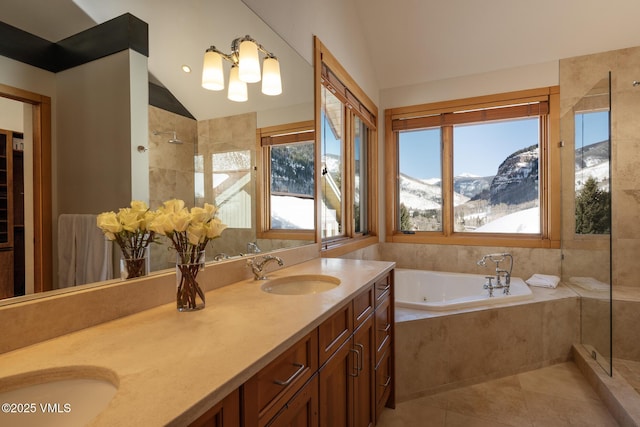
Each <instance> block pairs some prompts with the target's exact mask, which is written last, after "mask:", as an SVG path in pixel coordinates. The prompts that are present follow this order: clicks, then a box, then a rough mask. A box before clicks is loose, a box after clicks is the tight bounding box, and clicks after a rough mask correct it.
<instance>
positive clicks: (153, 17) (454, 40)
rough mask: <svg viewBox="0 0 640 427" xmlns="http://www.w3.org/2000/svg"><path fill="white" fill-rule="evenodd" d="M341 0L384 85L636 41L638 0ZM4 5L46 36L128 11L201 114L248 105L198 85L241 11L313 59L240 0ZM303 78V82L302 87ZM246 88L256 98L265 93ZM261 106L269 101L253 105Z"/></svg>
mask: <svg viewBox="0 0 640 427" xmlns="http://www.w3.org/2000/svg"><path fill="white" fill-rule="evenodd" d="M308 1H311V0H308ZM317 1H321V0H317ZM343 1H351V2H352V4H353V6H354V7H355V10H356V11H357V16H358V17H359V22H358V23H357V25H359V27H360V28H359V31H360V32H361V33H362V35H363V38H364V40H365V44H366V46H367V49H368V54H369V56H370V58H371V63H372V64H373V68H374V74H375V77H376V79H377V84H378V87H379V88H380V89H386V88H392V87H399V86H405V85H411V84H415V83H421V82H428V81H436V80H441V79H447V78H452V77H460V76H465V75H472V74H478V73H484V72H489V71H494V70H499V69H507V68H513V67H519V66H526V65H530V64H538V63H544V62H547V61H554V60H558V59H560V58H567V57H571V56H577V55H583V54H589V53H595V52H602V51H606V50H613V49H619V48H624V47H631V46H637V45H640V31H638V28H639V25H638V22H639V21H640V1H637V0H561V1H558V0H537V1H514V0H483V1H474V0H447V1H435V0H394V1H389V0H343ZM286 3H287V1H286V0H280V1H277V2H274V4H278V6H274V7H276V8H279V9H284V8H283V6H282V5H283V4H286ZM0 6H1V7H0V9H1V10H2V15H1V17H0V20H2V21H4V22H6V23H9V24H11V25H14V26H16V27H18V28H21V29H23V30H25V31H28V32H30V33H32V34H35V35H38V36H40V37H42V38H45V39H47V40H50V41H58V40H61V39H63V38H65V37H68V36H70V35H73V34H75V33H78V32H80V31H82V30H84V29H86V28H89V27H91V26H93V25H95V24H96V23H101V22H104V21H106V20H108V19H111V18H113V17H115V16H118V15H120V14H122V13H124V12H131V13H132V14H133V15H135V16H137V17H139V18H140V19H142V20H144V21H145V22H147V23H148V24H149V36H150V37H149V38H150V46H149V48H150V56H149V71H150V73H151V74H152V75H153V76H155V77H156V78H157V79H158V80H159V81H160V82H161V83H162V84H163V85H164V86H166V87H167V88H168V89H169V90H170V91H171V92H172V93H173V94H174V95H175V96H176V97H177V98H178V99H179V100H180V101H181V102H182V103H183V104H184V105H185V106H186V107H187V109H189V110H190V111H191V113H192V114H193V115H194V116H195V117H196V118H198V119H203V118H210V117H216V116H219V115H231V114H234V113H237V112H239V110H238V109H239V108H244V107H245V106H242V107H239V106H238V107H236V106H234V105H227V106H225V107H222V108H221V107H219V103H217V102H216V100H217V98H216V96H217V97H218V98H219V97H224V95H223V94H220V93H217V92H216V93H204V92H203V89H202V88H201V87H200V85H199V79H200V69H201V62H202V54H203V52H204V49H206V48H207V47H208V46H209V45H211V44H216V45H217V46H218V47H219V48H221V49H222V50H224V51H228V50H229V48H228V45H229V43H230V42H231V40H232V39H233V38H235V37H239V36H242V35H244V33H243V34H238V33H237V31H244V30H242V29H241V26H239V25H238V20H239V19H240V17H245V18H246V19H253V23H252V25H253V26H255V25H262V27H261V29H258V30H256V32H254V30H253V29H252V30H251V31H252V34H251V35H252V36H253V37H255V38H258V39H260V41H261V42H263V43H264V44H265V45H267V47H268V48H269V49H270V50H273V51H274V52H276V53H277V54H281V55H283V56H290V57H288V58H287V59H286V60H287V61H292V62H294V63H296V66H305V64H306V67H310V65H309V64H308V63H307V62H305V61H304V60H302V58H300V57H299V56H297V57H296V55H295V54H293V53H291V54H289V53H286V54H285V53H283V52H284V51H285V49H287V45H286V43H284V42H283V41H282V40H280V39H279V38H277V37H275V36H271V35H268V27H267V26H266V25H264V24H263V23H262V22H261V21H260V20H258V19H257V18H256V17H255V16H253V18H251V16H252V15H253V14H252V13H251V11H250V10H249V9H248V8H246V6H244V5H243V4H242V3H241V2H240V0H207V1H205V0H182V1H175V0H109V1H104V0H75V1H73V0H47V1H42V0H0ZM276 13H287V11H286V10H277V11H276ZM230 17H232V18H230ZM309 31H311V30H309ZM310 37H311V34H309V39H310ZM309 43H310V42H309ZM182 64H188V65H190V66H191V67H192V68H193V70H194V71H193V72H192V73H191V75H188V76H186V75H185V74H184V73H183V72H182V71H180V67H181V65H182ZM639 73H640V70H639ZM297 74H298V73H295V74H294V75H290V76H284V71H283V77H286V78H287V80H285V90H286V89H290V92H293V94H294V95H296V96H298V95H299V96H298V97H297V98H296V97H295V96H294V99H293V100H287V101H286V102H285V101H282V105H285V104H286V105H291V104H302V103H304V102H306V100H305V96H308V94H309V92H308V90H310V85H311V84H310V80H309V79H310V78H311V76H310V74H306V75H305V76H298V75H297ZM639 78H640V75H639ZM305 85H306V87H308V88H309V89H308V90H304V89H302V88H303V87H305ZM287 86H288V87H287ZM302 92H304V95H305V96H303V94H302ZM249 96H250V101H251V102H258V103H259V102H260V99H262V98H264V97H261V96H260V95H259V93H258V94H257V95H254V96H252V94H251V93H250V95H249ZM252 98H253V99H252ZM270 102H273V101H270ZM216 105H218V106H216ZM261 108H267V107H264V106H260V105H256V106H255V107H254V109H257V110H260V109H261ZM269 108H273V105H271V106H269ZM275 108H277V104H276V107H275Z"/></svg>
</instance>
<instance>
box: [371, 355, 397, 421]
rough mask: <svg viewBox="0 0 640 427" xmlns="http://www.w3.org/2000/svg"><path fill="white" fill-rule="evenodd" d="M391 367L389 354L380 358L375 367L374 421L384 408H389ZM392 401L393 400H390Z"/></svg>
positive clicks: (391, 386) (391, 379)
mask: <svg viewBox="0 0 640 427" xmlns="http://www.w3.org/2000/svg"><path fill="white" fill-rule="evenodd" d="M392 375H393V366H392V359H391V355H390V354H389V352H387V353H385V354H384V355H383V356H382V360H381V361H380V363H379V364H378V366H376V374H375V382H376V384H375V389H376V391H375V396H376V420H377V419H379V418H380V414H381V413H382V410H383V409H384V407H385V406H389V399H390V396H391V392H392V389H393V384H392V382H393V378H392ZM392 400H393V399H392Z"/></svg>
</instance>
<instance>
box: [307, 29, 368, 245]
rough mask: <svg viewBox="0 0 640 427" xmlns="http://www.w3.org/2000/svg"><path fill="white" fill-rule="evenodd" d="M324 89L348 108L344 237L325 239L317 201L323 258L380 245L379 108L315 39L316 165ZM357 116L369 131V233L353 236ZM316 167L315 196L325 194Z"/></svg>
mask: <svg viewBox="0 0 640 427" xmlns="http://www.w3.org/2000/svg"><path fill="white" fill-rule="evenodd" d="M322 86H325V87H328V88H330V90H331V92H332V93H333V94H334V95H336V96H337V97H338V98H339V99H340V100H341V101H342V103H343V104H344V105H345V111H346V112H347V113H348V114H345V138H346V144H345V148H346V151H345V156H344V162H345V178H344V179H345V182H344V185H345V188H346V190H345V195H344V201H343V203H344V206H345V207H347V209H345V218H343V221H342V225H343V233H342V234H343V236H341V237H339V238H338V237H336V238H329V239H325V240H323V239H322V235H321V233H322V230H321V223H320V222H321V211H320V209H321V206H322V205H321V204H320V203H318V200H316V218H317V221H316V242H318V243H320V244H321V256H323V257H335V256H341V255H344V254H346V253H348V252H352V251H354V250H357V249H361V248H364V247H367V246H370V245H373V244H376V243H378V236H377V234H378V212H377V208H378V173H377V169H378V168H377V165H378V142H377V141H378V126H377V120H378V107H377V106H376V105H375V104H374V103H373V101H371V99H370V98H369V97H368V96H367V95H366V94H365V92H364V91H363V90H362V89H361V88H360V87H359V86H358V85H357V84H356V82H355V80H353V78H352V77H351V76H350V75H349V73H347V72H346V70H345V69H344V68H343V67H342V65H341V64H340V63H339V62H338V60H337V59H336V58H335V57H334V56H333V55H332V54H331V52H329V50H328V49H327V48H326V47H325V46H324V45H323V44H322V42H321V41H320V39H318V38H317V37H314V91H315V122H316V130H317V131H316V164H317V165H319V164H321V145H320V144H321V140H320V138H321V135H320V131H319V129H320V126H321V125H322V122H321V109H322V106H321V102H322V96H321V90H322ZM353 115H357V116H358V117H359V118H360V119H361V120H362V121H363V122H364V123H365V124H366V125H367V128H368V135H367V139H368V144H369V145H368V148H369V153H368V157H367V163H366V167H367V182H368V192H367V193H368V197H367V224H368V232H367V233H354V218H353V200H354V194H353V190H352V189H354V188H355V187H354V176H355V175H354V174H353V172H354V168H355V155H354V146H353V133H354V120H353ZM318 169H319V168H316V194H317V195H318V197H320V195H321V194H322V191H321V186H320V180H319V179H318V176H317V174H318Z"/></svg>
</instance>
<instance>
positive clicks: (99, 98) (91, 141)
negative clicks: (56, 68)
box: [55, 51, 148, 214]
mask: <svg viewBox="0 0 640 427" xmlns="http://www.w3.org/2000/svg"><path fill="white" fill-rule="evenodd" d="M138 61H139V58H138V56H136V55H132V51H122V52H119V53H116V54H114V55H111V56H108V57H105V58H101V59H98V60H96V61H93V62H89V63H87V64H83V65H80V66H77V67H74V68H71V69H69V70H65V71H61V72H59V73H58V74H57V83H58V92H57V93H58V96H57V102H56V106H57V110H58V133H57V136H58V142H59V144H58V153H57V154H58V155H57V158H56V159H55V162H56V163H57V165H58V192H57V200H58V213H59V214H60V213H94V214H97V213H100V212H104V211H109V210H113V209H115V208H117V207H124V206H128V205H129V202H130V201H131V197H132V165H131V161H132V160H131V159H132V150H133V148H132V145H133V144H134V143H135V145H136V146H137V145H139V144H140V145H146V141H147V120H146V118H147V114H148V106H147V105H148V101H147V102H145V103H144V105H142V106H141V105H138V104H140V102H139V100H137V99H138V98H140V97H141V96H144V95H141V94H140V93H139V92H143V91H144V90H143V89H142V88H141V86H136V87H133V88H132V83H131V82H132V81H133V79H135V78H138V79H142V80H141V81H140V83H139V84H143V82H146V81H147V73H146V69H145V72H144V76H137V77H134V76H131V75H130V74H131V72H132V71H133V70H136V71H139V70H138V68H140V64H135V62H138ZM132 100H135V104H132V102H134V101H132ZM134 107H135V108H136V109H138V110H139V109H140V108H142V110H143V111H136V112H133V111H132V108H134ZM133 118H136V120H137V121H139V123H137V124H134V123H133ZM142 128H144V130H141V129H142ZM134 129H135V134H134ZM146 166H148V164H147V165H146Z"/></svg>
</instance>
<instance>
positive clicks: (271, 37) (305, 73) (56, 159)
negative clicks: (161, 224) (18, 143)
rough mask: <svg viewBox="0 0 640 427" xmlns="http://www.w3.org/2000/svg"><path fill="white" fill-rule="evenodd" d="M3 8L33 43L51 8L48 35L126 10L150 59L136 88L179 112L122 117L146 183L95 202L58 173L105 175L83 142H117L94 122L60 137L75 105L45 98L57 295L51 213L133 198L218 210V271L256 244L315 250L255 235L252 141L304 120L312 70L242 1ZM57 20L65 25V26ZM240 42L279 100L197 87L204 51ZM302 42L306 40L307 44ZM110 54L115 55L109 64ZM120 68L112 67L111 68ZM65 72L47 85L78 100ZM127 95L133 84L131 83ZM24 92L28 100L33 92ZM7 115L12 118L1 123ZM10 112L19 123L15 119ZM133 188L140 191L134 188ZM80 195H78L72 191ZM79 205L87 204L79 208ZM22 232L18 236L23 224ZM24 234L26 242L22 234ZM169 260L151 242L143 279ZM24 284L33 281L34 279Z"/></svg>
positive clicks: (60, 0)
mask: <svg viewBox="0 0 640 427" xmlns="http://www.w3.org/2000/svg"><path fill="white" fill-rule="evenodd" d="M12 3H13V4H12V6H11V9H12V10H11V13H7V14H6V15H5V16H3V18H2V20H3V21H4V22H5V23H7V24H9V25H12V26H15V27H17V28H20V29H22V30H24V31H27V32H30V33H32V34H35V35H38V36H39V37H42V38H45V36H46V35H47V34H46V31H44V30H43V33H42V34H37V32H38V30H37V28H44V27H43V25H45V24H43V23H42V20H40V19H38V16H40V17H43V16H45V15H50V14H51V13H53V14H56V13H58V11H54V12H52V9H59V13H60V20H58V19H56V17H55V16H51V17H50V18H52V19H48V20H47V22H49V23H47V24H46V25H50V26H53V27H55V26H58V27H60V26H65V25H67V26H68V27H70V28H74V26H73V25H69V21H68V19H70V18H69V17H71V18H72V19H74V20H75V21H74V22H77V26H76V27H75V29H74V30H73V31H74V33H73V34H75V33H77V32H80V31H82V30H84V29H87V28H90V27H92V26H95V25H98V24H101V23H103V22H106V21H108V20H110V19H112V18H115V17H118V16H121V15H123V14H125V13H130V14H131V15H133V16H135V17H136V18H138V19H140V20H142V21H144V22H146V23H147V24H148V28H149V33H148V34H149V56H148V60H147V59H146V58H143V60H142V62H141V63H143V64H146V65H148V71H147V70H145V73H144V78H143V79H141V80H143V81H142V82H141V84H140V85H139V86H146V85H147V84H148V83H149V84H150V85H149V86H150V87H156V88H161V89H162V90H163V91H165V92H166V93H170V94H171V95H172V96H173V97H174V98H175V100H177V102H178V104H180V107H182V108H183V109H182V110H181V109H180V108H179V109H178V110H176V109H169V108H164V107H162V106H157V105H153V103H151V104H149V103H148V104H147V105H145V106H144V111H142V112H141V111H140V109H138V110H137V111H136V112H131V113H130V114H128V117H127V120H129V121H130V122H131V128H134V127H138V128H140V127H141V126H140V124H141V122H142V121H144V123H143V127H144V132H143V133H140V132H138V133H136V132H135V131H131V132H130V134H129V135H127V136H128V139H129V140H128V141H127V144H129V142H130V145H131V146H130V147H126V150H127V156H129V159H127V161H130V162H131V164H132V165H134V166H133V167H134V168H135V167H137V168H138V171H137V172H136V173H140V172H139V169H140V168H142V169H143V172H142V174H143V175H144V174H146V176H142V177H141V178H137V177H136V176H135V175H133V176H130V177H128V182H132V184H131V187H133V188H134V189H133V190H132V191H131V190H129V191H128V192H129V194H127V195H126V197H124V196H122V194H118V195H117V196H115V195H113V197H112V195H111V194H107V190H104V189H103V190H100V191H97V192H94V193H98V194H97V195H96V194H90V192H89V191H84V193H83V191H81V190H75V189H74V190H73V191H65V190H64V188H68V187H69V182H71V180H72V178H70V176H67V175H68V173H69V171H73V170H74V168H75V167H80V164H86V163H90V164H91V165H90V166H88V168H89V169H91V168H94V169H95V168H97V167H102V168H103V169H104V170H109V169H110V168H109V167H108V166H105V165H104V164H103V165H100V163H101V162H103V163H106V162H108V160H107V159H106V158H105V156H102V155H100V153H99V152H93V153H92V152H91V151H90V150H88V149H87V148H86V147H87V146H89V144H92V143H96V144H98V143H99V144H102V146H104V145H109V144H112V143H113V144H115V142H113V140H114V139H117V137H118V136H117V132H116V131H114V130H113V129H105V128H100V124H98V123H96V124H95V125H96V127H95V128H91V126H90V125H89V124H87V123H83V125H82V126H78V129H73V128H70V126H69V123H70V122H71V123H73V118H72V116H73V114H74V113H73V112H69V111H68V110H67V108H66V107H67V106H68V107H70V109H73V108H77V107H74V106H73V105H72V104H73V97H71V96H67V95H60V96H58V95H59V94H58V93H56V92H54V93H53V95H52V96H51V98H52V110H53V111H52V142H53V153H52V187H53V191H52V205H53V215H52V223H53V241H52V254H51V257H52V259H53V261H52V265H53V270H54V277H53V280H52V283H53V286H52V287H53V289H54V291H56V289H57V288H59V287H64V285H62V286H60V285H59V284H58V282H59V272H60V270H61V269H60V266H59V265H58V259H59V256H58V255H59V254H58V253H57V248H58V241H57V240H58V237H59V236H58V234H59V233H58V219H59V216H60V215H61V214H97V213H100V212H103V211H107V210H114V211H117V209H118V208H121V207H125V206H126V205H127V203H128V200H130V199H132V198H133V199H137V198H140V199H146V200H147V201H148V202H149V205H150V207H151V208H156V207H158V206H160V205H161V204H162V202H163V201H164V200H168V199H172V198H179V199H183V200H184V201H185V202H186V204H187V205H188V206H195V205H201V204H202V203H204V202H208V203H213V204H215V205H217V206H219V207H220V211H219V217H220V219H221V220H222V221H223V222H225V223H226V224H228V225H229V228H228V229H227V230H225V232H224V233H223V235H222V237H221V238H219V239H216V240H215V241H213V242H212V244H210V245H209V247H208V250H207V258H208V260H212V259H213V257H214V255H218V254H224V256H222V257H219V258H220V259H222V261H221V262H224V260H225V259H226V257H232V258H233V257H236V256H241V255H243V254H246V253H247V252H251V251H255V248H256V246H257V247H258V248H259V249H260V250H261V251H262V252H269V251H272V250H277V249H281V248H286V247H294V246H299V245H305V244H310V243H313V241H310V240H300V239H293V240H286V239H278V240H274V239H265V238H258V233H257V231H258V230H257V225H256V224H257V223H258V218H257V201H256V187H257V184H256V179H257V178H258V177H259V176H260V173H259V172H260V170H259V168H260V167H261V165H259V164H258V163H257V158H258V156H257V150H258V148H257V147H258V145H257V141H256V135H257V133H258V131H259V129H261V128H267V127H273V126H280V125H286V124H288V123H298V122H304V121H310V120H313V117H314V113H313V107H314V103H313V68H312V66H311V64H309V63H308V62H306V61H305V60H304V59H303V58H302V57H301V56H300V55H298V54H297V53H296V52H295V51H294V50H293V49H292V48H291V47H290V46H289V45H288V44H287V43H286V42H285V41H284V40H282V39H281V38H280V37H279V36H278V35H277V34H275V32H273V31H272V30H271V29H270V28H269V27H268V26H267V25H266V24H265V23H264V22H263V21H262V20H261V19H260V18H259V17H258V16H257V15H255V14H254V13H253V12H252V11H251V10H250V9H249V8H247V7H246V6H245V5H244V4H243V3H242V2H241V0H214V1H206V2H204V1H199V0H188V1H185V2H171V1H162V2H157V1H152V0H136V1H130V0H114V1H109V2H103V1H97V0H55V1H54V3H55V6H54V5H51V7H47V10H46V11H44V10H41V9H43V7H42V6H41V5H39V4H38V2H37V1H33V0H27V1H12ZM34 11H35V12H34ZM63 17H67V20H65V19H63ZM30 25H31V26H32V27H31V28H34V30H33V31H30V27H29V26H30ZM57 31H58V36H57V37H60V35H59V34H60V31H63V30H62V29H60V28H58V29H57ZM69 31H71V30H69ZM51 33H52V34H54V33H55V31H54V30H52V31H51ZM69 35H71V34H69ZM69 35H66V36H69ZM244 35H250V36H251V37H252V38H254V39H256V40H257V41H258V42H259V43H260V44H262V45H263V46H264V47H265V48H267V49H268V50H269V51H270V52H272V53H274V54H275V55H276V56H277V58H278V60H279V62H280V69H281V75H282V86H283V92H282V94H281V95H278V96H267V95H264V94H262V93H261V90H260V83H256V84H249V85H248V98H249V99H248V101H246V102H240V103H239V102H234V101H230V100H229V99H227V91H226V87H225V90H223V91H208V90H205V89H203V88H202V86H201V73H202V61H203V55H204V52H205V49H207V48H208V47H209V46H212V45H215V46H216V47H217V48H218V49H219V50H221V51H223V52H225V53H230V51H231V42H232V40H234V39H236V38H238V37H242V36H244ZM66 36H65V37H66ZM50 37H56V36H50ZM60 38H62V37H60ZM47 40H50V41H54V42H55V41H58V40H59V39H58V40H56V39H51V38H48V39H47ZM309 42H310V43H311V40H310V41H309ZM117 55H120V54H115V55H112V56H114V57H115V56H117ZM128 55H129V56H128V57H127V56H126V55H125V56H124V57H123V58H124V59H123V61H124V62H126V63H127V67H128V68H127V70H129V71H131V70H133V69H134V68H135V67H138V66H139V64H137V65H136V61H139V59H137V56H135V55H131V54H128ZM99 61H103V59H100V60H99ZM118 61H121V59H117V60H115V61H114V62H116V63H117V62H118ZM145 61H146V62H145ZM96 62H97V61H96ZM107 65H108V66H109V67H110V66H114V65H113V63H107ZM183 66H188V67H189V68H190V69H191V72H190V73H187V72H185V71H184V70H183ZM224 67H225V79H226V83H227V84H228V79H229V71H230V70H229V68H230V66H229V64H226V63H225V65H224ZM97 68H100V69H101V70H105V69H106V68H108V67H105V63H104V62H101V63H100V65H99V67H98V66H97ZM74 72H75V71H72V72H65V73H58V74H56V73H53V76H54V77H52V78H51V81H52V82H54V83H53V84H52V85H57V86H58V87H64V89H65V90H66V92H67V93H73V94H79V93H81V92H84V90H85V89H86V88H80V87H78V88H74V87H73V85H74V84H76V83H77V84H80V79H78V78H77V74H73V73H74ZM92 72H93V71H92ZM101 72H104V71H101ZM63 74H64V75H63ZM128 76H129V77H130V78H131V79H134V78H135V77H134V76H140V73H138V74H135V73H134V72H132V71H131V72H130V73H129V74H128ZM125 77H126V76H125ZM147 79H148V80H147ZM4 80H6V78H3V71H0V84H8V83H7V82H6V81H4ZM10 82H12V81H10ZM133 86H135V83H132V87H133ZM25 89H26V90H31V91H36V92H37V89H38V88H37V87H27V88H25ZM142 93H146V92H144V91H143V92H142ZM109 95H110V94H108V93H107V94H105V93H102V94H101V95H100V96H102V97H103V98H106V97H107V96H109ZM101 102H104V101H101ZM130 108H132V107H130V106H122V110H127V111H128V110H129V109H130ZM0 111H2V112H3V114H2V116H3V117H11V118H12V120H14V123H22V122H24V123H27V122H28V120H25V119H24V116H23V115H24V114H28V109H27V108H25V105H23V104H22V103H21V102H18V101H15V100H8V99H6V98H5V99H0ZM6 111H11V113H10V114H6V113H5V112H6ZM25 111H27V113H25ZM16 115H17V116H20V117H18V118H16ZM147 117H148V119H147ZM65 120H66V121H65ZM20 127H21V125H13V124H11V123H10V122H9V123H7V122H2V120H0V129H7V130H10V131H14V132H16V135H18V136H23V137H24V141H23V144H24V145H25V146H26V145H28V143H29V138H30V136H31V134H32V130H31V129H23V128H20ZM23 127H24V126H23ZM27 127H28V126H27ZM80 127H82V129H80ZM127 131H128V130H127ZM89 141H91V142H89ZM96 141H99V142H96ZM129 152H130V154H129ZM32 155H33V153H32V152H30V150H29V147H26V148H25V156H24V158H25V164H26V166H25V172H24V173H25V175H29V173H31V172H32V171H31V170H30V165H29V162H30V158H31V157H30V156H32ZM74 156H77V157H75V158H74V160H73V161H69V158H70V157H74ZM112 169H113V174H114V175H115V174H118V173H122V171H121V169H120V168H118V167H117V166H116V165H114V167H113V168H112ZM86 173H87V174H90V173H92V172H91V171H88V172H86ZM132 174H133V172H132ZM76 176H77V175H76ZM112 178H113V180H114V181H116V180H117V178H116V177H115V176H112V177H103V178H102V179H101V180H102V181H108V180H110V179H112ZM28 180H29V179H28V178H27V186H26V189H25V199H26V200H27V201H26V202H25V204H24V206H25V209H26V211H28V210H29V209H32V207H31V206H30V205H29V202H28V199H29V194H28V191H29V182H28ZM75 181H77V179H75ZM136 183H138V184H136ZM74 185H75V183H74ZM136 185H138V186H139V187H140V188H137V189H136V188H135V186H136ZM78 186H79V187H78V188H81V186H80V183H78ZM107 187H108V186H107ZM112 187H113V188H114V190H113V191H114V192H116V191H118V186H117V185H115V184H114V185H112ZM107 200H108V201H109V202H108V203H107V202H106V201H107ZM114 200H116V201H114ZM83 203H86V204H90V206H86V205H84V206H83ZM27 216H28V215H27ZM26 226H27V227H28V220H27V225H26ZM26 234H27V235H29V233H28V231H27V233H26ZM116 256H117V251H116ZM28 257H29V255H28V249H27V258H28ZM114 258H115V256H114ZM174 258H175V257H174V256H173V255H171V254H169V251H168V250H167V247H166V246H163V245H162V244H157V245H156V244H154V245H152V247H151V250H150V262H149V266H150V273H153V272H155V271H160V270H164V269H167V268H170V263H171V262H172V260H173V259H174ZM27 261H28V259H27ZM28 264H29V262H27V266H26V269H27V271H26V273H25V274H26V276H27V280H26V282H27V284H26V285H25V288H26V293H27V294H29V293H30V289H32V288H33V284H31V286H30V285H29V283H28V282H29V276H30V274H29V271H28V270H29V268H33V267H32V266H29V265H28ZM112 264H113V269H112V271H113V274H114V276H118V275H119V272H118V271H117V260H114V261H113V263H112ZM31 277H32V278H33V274H32V273H31ZM31 280H33V279H31ZM115 280H119V278H116V279H115ZM100 283H102V281H98V282H95V281H94V282H92V283H91V284H90V285H96V284H100ZM106 283H108V281H107V282H106ZM73 288H74V289H75V288H77V286H74V287H73ZM66 289H71V288H66ZM66 289H65V290H66ZM15 300H17V299H16V298H8V299H3V300H2V301H0V304H5V303H9V302H11V301H15Z"/></svg>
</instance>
